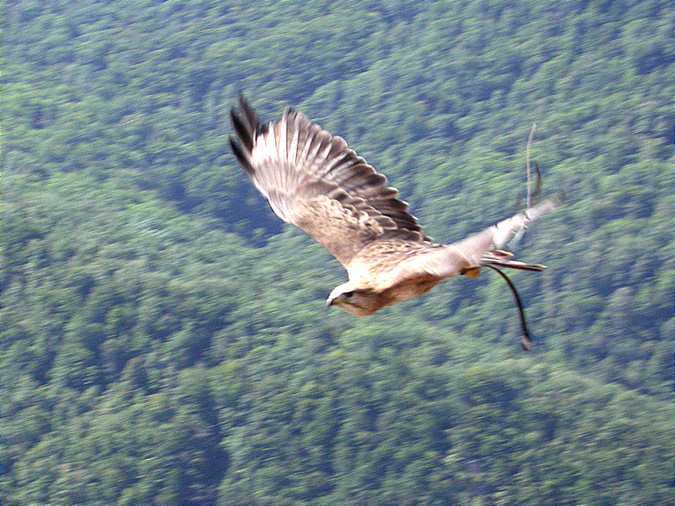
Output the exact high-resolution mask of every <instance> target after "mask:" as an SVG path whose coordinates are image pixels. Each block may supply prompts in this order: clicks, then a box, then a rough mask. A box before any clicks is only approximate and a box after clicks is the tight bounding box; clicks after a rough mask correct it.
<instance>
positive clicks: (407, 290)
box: [387, 279, 439, 304]
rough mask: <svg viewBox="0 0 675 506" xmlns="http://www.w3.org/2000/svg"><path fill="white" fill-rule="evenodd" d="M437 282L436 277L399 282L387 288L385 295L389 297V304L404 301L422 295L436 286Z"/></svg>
mask: <svg viewBox="0 0 675 506" xmlns="http://www.w3.org/2000/svg"><path fill="white" fill-rule="evenodd" d="M438 282H439V280H438V279H431V280H420V281H413V282H408V283H401V284H399V285H396V286H394V287H392V288H390V289H389V290H387V292H388V293H387V295H388V297H389V298H390V299H391V304H395V303H397V302H404V301H406V300H410V299H414V298H415V297H419V296H420V295H424V294H425V293H427V292H428V291H429V290H431V289H432V288H433V287H434V286H436V285H437V284H438Z"/></svg>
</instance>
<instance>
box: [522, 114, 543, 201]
mask: <svg viewBox="0 0 675 506" xmlns="http://www.w3.org/2000/svg"><path fill="white" fill-rule="evenodd" d="M536 129H537V124H536V123H532V127H531V128H530V135H529V136H528V137H527V149H526V150H525V166H526V168H527V207H528V208H530V207H531V206H532V194H531V179H532V177H531V173H532V171H531V169H530V149H531V148H532V138H533V137H534V131H535V130H536ZM537 171H539V167H537ZM540 177H541V175H540Z"/></svg>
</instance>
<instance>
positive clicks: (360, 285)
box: [230, 96, 555, 350]
mask: <svg viewBox="0 0 675 506" xmlns="http://www.w3.org/2000/svg"><path fill="white" fill-rule="evenodd" d="M231 120H232V126H233V128H234V131H235V133H236V136H232V137H230V145H231V147H232V151H233V153H234V155H235V156H236V158H237V160H238V161H239V163H240V164H241V166H242V167H243V168H244V170H245V171H246V173H247V174H248V176H249V177H250V179H251V180H252V182H253V184H254V185H255V187H256V188H257V189H258V190H259V191H260V193H262V194H263V196H264V197H265V198H266V199H267V200H268V202H269V204H270V206H271V208H272V210H273V211H274V213H275V214H276V215H277V216H278V217H279V218H281V219H282V220H284V221H285V222H287V223H291V224H293V225H295V226H297V227H299V228H300V229H302V230H303V231H305V232H306V233H307V234H308V235H310V236H311V237H312V238H314V239H315V240H316V241H317V242H318V243H319V244H321V245H322V246H323V247H324V248H326V249H327V250H328V251H329V252H330V253H331V254H332V255H333V256H334V257H335V258H336V259H337V260H338V261H339V262H340V263H341V264H342V265H343V266H344V268H345V269H346V270H347V273H348V275H349V280H348V281H347V282H345V283H343V284H341V285H339V286H337V287H336V288H335V289H334V290H333V291H332V292H331V293H330V295H329V296H328V299H327V300H326V305H328V306H336V307H339V308H340V309H343V310H345V311H347V312H348V313H351V314H353V315H355V316H368V315H371V314H373V313H375V312H376V311H378V310H380V309H382V308H384V307H387V306H390V305H392V304H396V303H399V302H403V301H406V300H409V299H413V298H415V297H419V296H420V295H422V294H425V293H426V292H428V291H429V290H431V289H432V288H433V287H434V286H436V285H437V284H438V283H440V282H441V281H443V280H446V279H448V278H452V277H454V276H460V275H464V276H467V277H469V278H475V277H477V276H478V274H479V273H480V271H481V269H482V268H483V267H487V268H491V269H493V270H496V271H497V272H498V273H499V274H500V275H501V276H502V277H503V278H504V280H505V281H506V282H507V283H508V285H509V287H510V288H511V290H512V292H513V295H514V297H515V300H516V303H517V305H518V309H519V314H520V321H521V325H522V328H523V337H522V340H521V344H522V346H523V348H524V349H526V350H529V349H531V347H532V339H531V337H530V334H529V330H528V328H527V323H526V320H525V315H524V310H523V306H522V302H521V300H520V297H519V295H518V292H517V291H516V289H515V286H514V285H513V283H512V282H511V280H510V279H509V278H508V276H506V274H504V273H503V272H502V271H501V268H511V269H521V270H529V271H541V270H543V269H544V266H543V265H539V264H529V263H525V262H520V261H517V260H515V259H514V257H513V254H512V253H511V252H509V251H506V250H505V249H504V248H505V247H506V246H507V245H508V244H509V242H510V241H511V240H512V239H514V237H516V236H520V235H521V234H522V233H523V232H524V230H525V229H526V228H527V226H528V225H529V224H530V223H531V222H532V221H534V220H535V219H537V218H539V217H540V216H542V215H543V214H545V213H547V212H549V211H551V210H552V209H553V208H554V207H555V202H554V201H552V200H544V201H542V202H540V203H539V204H537V205H534V206H532V207H530V208H528V209H526V210H524V211H522V212H520V213H518V214H516V215H514V216H512V217H511V218H508V219H505V220H503V221H500V222H499V223H497V224H495V225H492V226H490V227H488V228H486V229H484V230H482V231H480V232H478V233H476V234H475V235H471V236H469V237H467V238H466V239H463V240H461V241H459V242H455V243H452V244H437V243H435V242H433V241H432V240H431V239H430V238H429V237H427V236H426V235H425V233H424V231H423V230H422V228H421V227H420V225H419V224H418V222H417V219H416V218H415V217H414V216H413V215H412V214H411V213H410V211H409V208H408V204H407V203H406V202H404V201H402V200H401V199H399V194H398V191H397V190H396V189H395V188H393V187H391V186H389V185H388V184H387V178H386V177H385V176H383V175H382V174H380V173H378V172H377V171H376V170H375V169H374V168H373V166H372V165H370V164H368V162H366V160H364V159H363V158H362V157H360V156H359V155H357V154H356V152H354V150H352V149H350V148H349V146H348V145H347V143H346V142H345V140H344V139H342V138H341V137H338V136H336V135H331V134H330V133H329V132H327V131H326V130H323V129H322V128H321V127H320V126H319V125H317V124H316V123H313V122H312V121H310V120H309V119H308V118H307V117H306V116H305V115H304V114H302V113H301V112H297V111H295V110H293V109H291V108H286V110H285V111H284V113H283V115H282V117H281V119H279V120H277V121H271V122H269V123H261V122H260V121H259V119H258V117H257V115H256V113H255V112H254V111H253V109H252V108H251V106H250V105H249V103H248V102H247V101H246V99H245V98H244V97H243V96H241V97H240V99H239V107H238V109H237V108H232V110H231Z"/></svg>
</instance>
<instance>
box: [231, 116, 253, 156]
mask: <svg viewBox="0 0 675 506" xmlns="http://www.w3.org/2000/svg"><path fill="white" fill-rule="evenodd" d="M230 120H231V121H232V127H233V128H234V131H235V132H236V133H237V136H238V137H239V139H240V140H241V142H242V143H243V144H244V146H245V147H246V149H248V150H249V151H252V150H253V136H252V135H251V134H252V130H251V128H250V127H249V126H248V125H247V124H246V122H245V120H244V119H242V117H241V116H239V114H237V110H236V109H234V108H232V109H230Z"/></svg>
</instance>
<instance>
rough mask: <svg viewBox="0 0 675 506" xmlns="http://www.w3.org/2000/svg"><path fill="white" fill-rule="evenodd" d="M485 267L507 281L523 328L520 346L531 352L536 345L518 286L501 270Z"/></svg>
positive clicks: (487, 265) (490, 266)
mask: <svg viewBox="0 0 675 506" xmlns="http://www.w3.org/2000/svg"><path fill="white" fill-rule="evenodd" d="M485 266H486V267H489V268H490V269H492V270H493V271H496V272H497V274H499V275H500V276H501V277H502V279H503V280H504V281H506V284H507V285H509V288H510V289H511V293H513V298H514V299H515V300H516V305H517V306H518V315H519V316H520V325H521V327H522V328H523V337H522V339H521V341H520V344H521V345H522V347H523V350H525V351H530V350H531V349H532V346H533V345H534V343H533V342H532V338H531V337H530V331H529V329H528V328H527V320H526V319H525V309H524V308H523V301H522V300H520V295H519V294H518V290H516V286H515V285H514V284H513V282H512V281H511V279H510V278H509V277H508V276H507V275H506V274H504V273H503V272H502V271H501V270H500V269H497V267H495V266H493V265H490V264H485Z"/></svg>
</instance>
